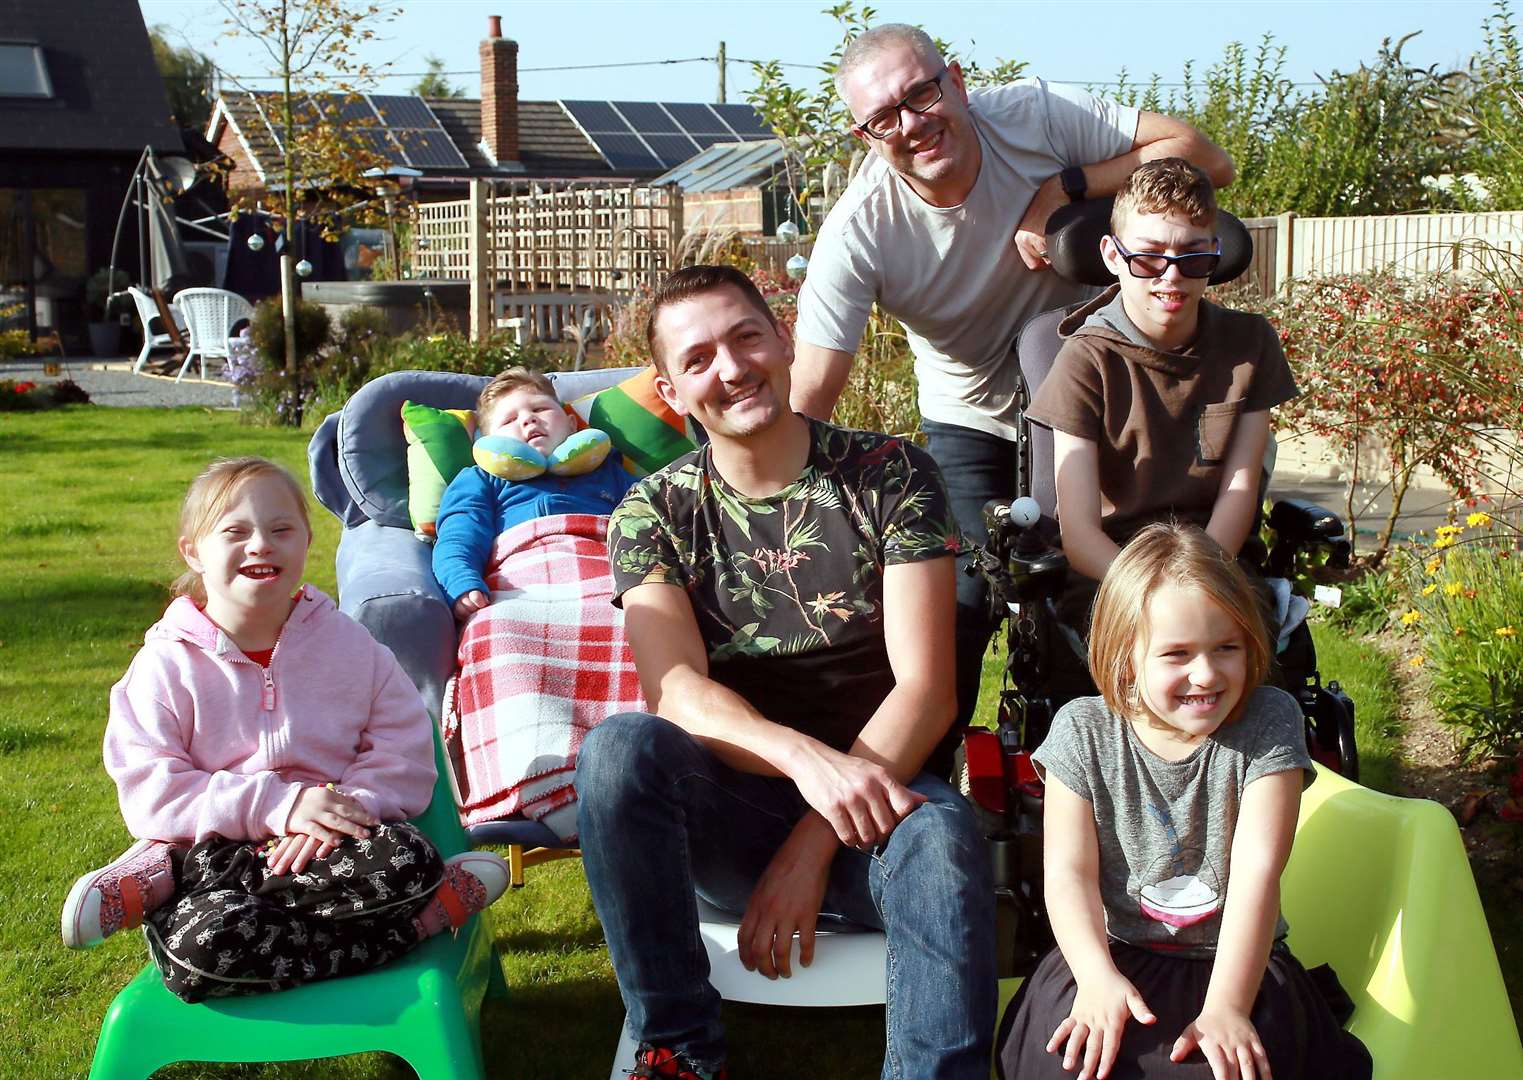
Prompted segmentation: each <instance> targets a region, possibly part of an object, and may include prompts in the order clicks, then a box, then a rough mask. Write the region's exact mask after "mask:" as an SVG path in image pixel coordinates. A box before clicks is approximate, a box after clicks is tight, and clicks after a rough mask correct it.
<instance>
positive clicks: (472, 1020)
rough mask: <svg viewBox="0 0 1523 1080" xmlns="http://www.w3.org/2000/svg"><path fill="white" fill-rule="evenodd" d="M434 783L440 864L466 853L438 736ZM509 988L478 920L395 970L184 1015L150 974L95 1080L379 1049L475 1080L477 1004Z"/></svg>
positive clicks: (102, 1050) (423, 1072) (426, 822)
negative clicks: (193, 1065) (193, 1064)
mask: <svg viewBox="0 0 1523 1080" xmlns="http://www.w3.org/2000/svg"><path fill="white" fill-rule="evenodd" d="M434 757H435V762H436V764H437V765H438V768H439V780H438V782H437V784H436V785H435V787H434V797H433V801H432V802H430V803H429V807H428V809H427V810H425V811H424V812H423V814H422V816H420V817H418V818H417V819H415V822H414V823H415V824H416V825H417V826H418V827H419V828H420V829H422V830H423V832H424V833H425V834H426V835H427V836H428V837H429V839H431V840H432V841H433V842H434V843H435V845H437V846H438V848H439V851H440V853H441V854H442V855H444V856H445V857H446V858H448V857H449V856H451V855H455V854H458V853H459V852H462V851H465V850H467V849H468V847H469V843H468V841H467V839H466V835H465V831H464V830H463V829H462V828H461V827H460V819H459V817H458V816H457V815H456V812H455V802H454V798H453V796H452V792H451V790H450V785H449V781H448V775H449V774H448V772H447V771H446V769H445V767H444V761H443V758H442V756H441V753H440V748H439V740H438V736H437V733H436V735H435V738H434ZM489 992H490V993H491V994H492V996H494V997H505V996H506V995H507V985H506V983H505V982H504V981H503V977H502V967H501V964H500V963H499V962H498V959H497V955H496V952H495V950H494V948H493V945H492V932H491V926H490V923H489V921H488V919H487V918H486V914H485V913H484V912H483V913H482V914H481V915H478V916H476V917H475V918H473V919H471V921H470V922H469V923H467V924H466V925H465V926H464V927H462V928H461V930H460V932H459V933H458V934H438V935H436V936H434V937H432V938H430V939H429V940H428V941H426V942H424V943H423V944H422V945H420V946H419V947H418V948H416V949H414V950H413V951H412V952H410V953H408V954H407V955H406V956H404V957H402V958H401V959H400V960H397V961H395V962H394V963H391V964H387V965H386V966H385V967H382V968H377V969H376V970H374V971H367V972H365V973H364V974H363V975H355V976H352V977H350V978H347V979H329V980H325V981H323V982H315V983H309V984H307V985H305V986H299V987H296V988H295V989H294V990H285V991H281V992H279V993H273V994H258V995H253V996H250V997H234V998H221V999H216V1000H213V1001H206V1002H202V1003H200V1004H198V1005H188V1004H186V1003H185V1002H183V1001H181V1000H180V999H179V998H177V997H175V996H174V995H173V994H171V993H170V992H169V991H168V990H166V989H164V983H163V980H162V979H161V978H160V977H159V973H158V969H157V968H155V967H154V966H153V964H151V963H150V964H149V965H148V966H147V967H145V968H143V970H142V971H140V972H138V975H137V977H136V978H135V979H133V980H132V982H130V983H128V984H127V986H126V987H125V988H124V989H123V990H122V992H121V993H120V994H118V995H117V996H116V1000H115V1001H113V1002H112V1003H111V1008H110V1009H108V1010H107V1011H106V1018H105V1020H104V1021H103V1022H102V1024H101V1033H100V1041H99V1042H98V1043H96V1046H95V1061H94V1063H93V1064H92V1065H91V1067H90V1076H91V1078H92V1080H141V1078H143V1077H146V1076H149V1075H151V1074H152V1073H153V1072H154V1070H156V1069H159V1068H161V1067H163V1066H165V1065H168V1064H171V1063H173V1062H176V1061H217V1062H227V1061H297V1060H303V1059H306V1058H325V1057H338V1056H342V1055H345V1054H358V1053H363V1052H366V1051H374V1050H381V1051H386V1052H388V1053H392V1054H395V1055H397V1056H398V1057H400V1058H402V1059H403V1060H405V1061H406V1062H407V1063H408V1064H409V1065H411V1066H412V1068H413V1070H414V1071H415V1072H416V1073H417V1074H418V1076H419V1077H421V1078H422V1080H433V1078H438V1080H454V1078H456V1077H466V1078H469V1077H481V1076H482V1075H483V1070H482V1058H481V1001H482V998H483V997H484V996H485V995H486V994H487V993H489Z"/></svg>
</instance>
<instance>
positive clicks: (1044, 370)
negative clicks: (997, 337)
mask: <svg viewBox="0 0 1523 1080" xmlns="http://www.w3.org/2000/svg"><path fill="white" fill-rule="evenodd" d="M1114 204H1115V199H1114V198H1109V197H1108V198H1103V199H1086V200H1083V201H1081V202H1076V203H1069V204H1068V205H1067V206H1064V207H1061V208H1059V209H1058V210H1055V211H1053V214H1052V217H1051V218H1049V219H1048V221H1047V257H1048V259H1049V260H1051V262H1052V269H1051V271H1050V273H1054V274H1057V275H1058V276H1059V277H1061V278H1064V279H1065V280H1068V281H1077V282H1080V283H1081V284H1084V285H1097V286H1098V285H1104V286H1109V285H1113V284H1115V282H1116V277H1115V275H1114V274H1112V273H1111V272H1110V270H1109V268H1107V267H1106V265H1105V260H1104V259H1102V258H1101V257H1100V238H1101V237H1102V236H1105V235H1106V234H1107V233H1108V232H1110V220H1111V208H1112V206H1113V205H1114ZM1217 236H1218V237H1219V239H1220V240H1221V245H1222V261H1221V265H1220V266H1218V267H1217V270H1216V273H1214V274H1212V275H1211V284H1212V285H1220V284H1223V283H1224V282H1228V281H1231V280H1233V279H1234V278H1237V277H1240V276H1241V275H1242V274H1243V273H1245V272H1246V271H1247V269H1248V267H1249V266H1250V265H1251V264H1252V262H1253V237H1252V235H1250V234H1249V232H1248V228H1247V226H1245V225H1244V224H1243V223H1242V222H1241V221H1240V220H1238V218H1236V217H1234V216H1233V215H1232V214H1229V213H1227V212H1226V211H1225V210H1221V211H1218V213H1217ZM1077 307H1078V305H1074V306H1073V307H1068V308H1056V309H1054V310H1052V311H1044V312H1042V313H1041V314H1040V315H1036V316H1034V317H1033V318H1031V319H1029V320H1027V322H1026V325H1025V326H1023V327H1021V332H1020V334H1019V335H1018V336H1017V338H1016V341H1015V345H1014V349H1015V353H1016V360H1017V362H1018V363H1019V364H1020V369H1021V381H1022V383H1023V384H1024V387H1025V392H1026V401H1028V402H1029V401H1030V400H1031V397H1032V395H1034V394H1035V393H1036V391H1037V387H1039V386H1041V385H1042V381H1043V380H1044V379H1046V378H1047V374H1048V372H1050V371H1051V370H1052V364H1053V361H1054V360H1056V359H1057V355H1058V350H1059V349H1061V348H1062V346H1063V341H1062V339H1061V338H1060V337H1058V324H1059V323H1061V322H1062V321H1063V319H1064V317H1065V316H1066V315H1068V314H1069V312H1071V311H1073V310H1075V309H1076V308H1077ZM1025 436H1026V438H1027V439H1028V440H1029V442H1028V448H1029V457H1028V461H1029V463H1030V469H1029V475H1027V476H1024V477H1022V487H1023V493H1024V494H1028V495H1030V496H1031V497H1032V498H1034V499H1035V500H1036V501H1037V503H1038V505H1040V506H1041V508H1042V513H1043V514H1045V515H1046V516H1048V517H1056V516H1057V494H1056V488H1055V487H1054V482H1053V465H1054V462H1053V452H1052V430H1051V429H1050V428H1045V427H1042V426H1040V425H1039V424H1026V425H1025Z"/></svg>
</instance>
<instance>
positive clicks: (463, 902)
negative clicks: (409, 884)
mask: <svg viewBox="0 0 1523 1080" xmlns="http://www.w3.org/2000/svg"><path fill="white" fill-rule="evenodd" d="M511 880H512V872H511V871H510V870H509V869H508V864H507V863H506V862H504V861H503V858H502V856H500V855H494V854H492V853H491V852H490V851H464V852H461V853H460V854H459V855H452V856H450V857H449V858H448V859H445V860H444V880H443V881H441V882H440V883H439V887H438V888H437V889H436V890H434V895H433V897H432V898H431V899H430V900H429V902H428V903H427V904H426V905H424V907H423V910H422V911H420V912H418V914H417V915H415V916H413V921H414V923H415V924H416V925H417V927H418V936H419V937H424V938H427V937H432V936H433V935H434V934H437V933H440V932H442V931H444V930H459V929H460V928H461V927H462V926H464V925H465V924H466V923H467V922H468V921H469V920H470V918H471V916H472V915H475V914H476V913H477V912H478V911H484V910H485V909H486V908H488V907H490V906H491V905H492V904H493V903H494V902H495V901H496V900H497V898H498V897H499V896H501V895H502V894H503V893H505V892H507V891H508V883H509V882H510V881H511Z"/></svg>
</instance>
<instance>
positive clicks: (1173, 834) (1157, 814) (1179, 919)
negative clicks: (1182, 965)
mask: <svg viewBox="0 0 1523 1080" xmlns="http://www.w3.org/2000/svg"><path fill="white" fill-rule="evenodd" d="M1148 814H1149V815H1151V816H1152V818H1153V819H1154V820H1155V821H1157V822H1158V824H1159V825H1161V826H1162V827H1163V830H1164V833H1165V835H1166V836H1167V837H1168V841H1169V853H1168V854H1167V855H1163V856H1160V857H1159V858H1158V859H1157V860H1156V861H1155V862H1154V863H1153V865H1152V866H1151V867H1149V869H1148V872H1147V874H1146V876H1145V877H1144V878H1143V880H1144V882H1146V884H1144V885H1142V886H1141V887H1140V888H1139V889H1138V906H1139V907H1140V908H1141V910H1142V913H1143V914H1144V915H1146V916H1147V917H1148V918H1150V919H1153V920H1154V921H1156V922H1160V923H1162V924H1163V925H1164V928H1165V929H1166V930H1168V932H1169V933H1170V934H1171V935H1172V934H1177V933H1179V932H1180V931H1181V930H1183V929H1184V928H1185V927H1187V926H1194V925H1195V924H1196V923H1198V922H1203V921H1204V920H1206V919H1209V918H1210V917H1211V916H1212V915H1215V914H1216V913H1217V912H1218V911H1219V910H1221V906H1222V880H1221V875H1220V874H1219V873H1218V872H1217V871H1216V868H1215V867H1213V866H1212V865H1211V863H1210V861H1209V860H1208V859H1207V858H1206V853H1205V851H1204V850H1203V849H1202V848H1199V847H1193V846H1192V847H1185V846H1184V845H1183V844H1182V843H1180V839H1179V833H1178V832H1177V831H1176V830H1175V828H1174V819H1173V818H1172V817H1171V816H1170V815H1169V809H1168V807H1167V806H1160V805H1159V804H1157V803H1153V802H1149V803H1148Z"/></svg>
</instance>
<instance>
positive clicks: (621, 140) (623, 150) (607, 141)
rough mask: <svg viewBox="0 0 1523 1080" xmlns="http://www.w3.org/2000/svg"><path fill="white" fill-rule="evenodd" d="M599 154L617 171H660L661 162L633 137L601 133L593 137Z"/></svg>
mask: <svg viewBox="0 0 1523 1080" xmlns="http://www.w3.org/2000/svg"><path fill="white" fill-rule="evenodd" d="M592 141H593V142H594V143H595V144H597V148H598V153H600V154H602V155H603V158H604V160H606V161H607V162H608V164H609V165H611V166H613V167H614V168H615V169H659V168H661V167H662V166H661V162H660V161H658V160H657V159H655V158H654V157H652V156H651V153H650V151H649V150H647V149H645V146H644V145H643V144H642V143H641V142H640V140H639V139H637V138H636V137H635V136H633V135H616V134H613V133H611V132H599V133H598V134H596V135H593V136H592Z"/></svg>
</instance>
